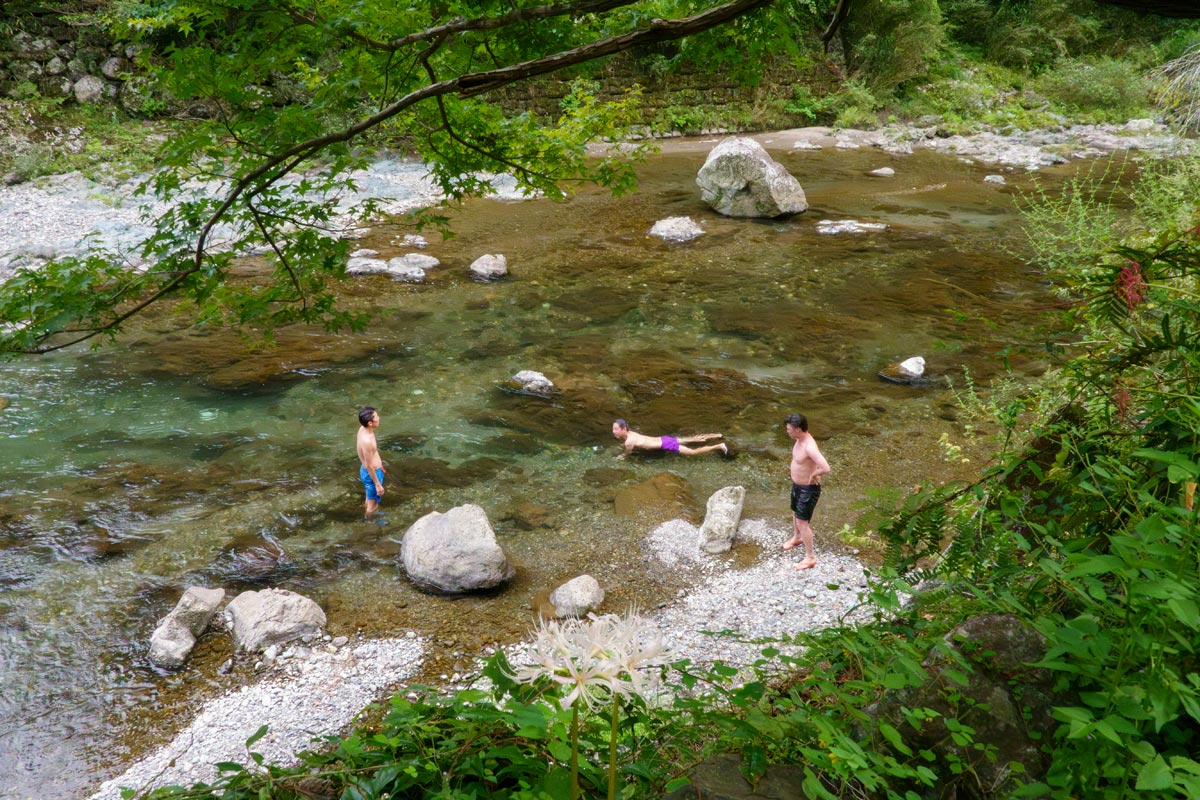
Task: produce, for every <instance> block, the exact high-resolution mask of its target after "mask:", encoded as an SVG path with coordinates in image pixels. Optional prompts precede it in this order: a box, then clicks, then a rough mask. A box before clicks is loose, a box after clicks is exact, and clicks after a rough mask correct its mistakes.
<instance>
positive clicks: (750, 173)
mask: <svg viewBox="0 0 1200 800" xmlns="http://www.w3.org/2000/svg"><path fill="white" fill-rule="evenodd" d="M696 183H697V185H699V186H700V190H701V196H702V197H703V199H704V202H706V203H708V204H709V205H710V206H711V207H712V208H713V210H715V211H716V212H717V213H719V214H724V215H725V216H727V217H779V216H783V215H784V214H798V213H800V212H801V211H804V210H805V209H807V208H808V200H807V199H806V198H805V196H804V189H803V188H801V186H800V182H799V181H797V180H796V179H795V178H794V177H792V176H791V174H789V173H788V171H787V170H786V169H784V168H783V166H782V165H781V164H779V163H778V162H776V161H775V160H774V159H772V158H771V157H770V156H769V155H767V151H766V150H764V149H763V146H762V145H760V144H759V143H758V142H756V141H754V140H753V139H746V138H743V137H737V136H731V137H730V138H728V139H725V140H723V141H721V142H720V143H719V144H718V145H717V146H716V147H714V148H713V149H712V151H711V152H710V153H709V154H708V159H707V160H706V161H705V162H704V166H703V167H701V168H700V172H699V174H697V175H696Z"/></svg>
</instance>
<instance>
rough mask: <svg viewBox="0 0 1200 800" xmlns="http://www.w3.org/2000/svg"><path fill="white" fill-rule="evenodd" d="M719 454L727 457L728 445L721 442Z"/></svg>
mask: <svg viewBox="0 0 1200 800" xmlns="http://www.w3.org/2000/svg"><path fill="white" fill-rule="evenodd" d="M721 452H722V453H724V454H725V455H729V445H727V444H725V443H724V442H721Z"/></svg>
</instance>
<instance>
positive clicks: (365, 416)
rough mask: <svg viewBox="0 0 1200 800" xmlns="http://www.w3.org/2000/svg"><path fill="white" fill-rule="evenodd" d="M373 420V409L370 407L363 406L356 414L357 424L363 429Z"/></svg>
mask: <svg viewBox="0 0 1200 800" xmlns="http://www.w3.org/2000/svg"><path fill="white" fill-rule="evenodd" d="M373 419H375V409H373V408H371V407H370V406H364V407H363V410H362V411H360V412H358V424H359V425H362V426H363V427H364V428H365V427H367V426H368V425H370V424H371V420H373Z"/></svg>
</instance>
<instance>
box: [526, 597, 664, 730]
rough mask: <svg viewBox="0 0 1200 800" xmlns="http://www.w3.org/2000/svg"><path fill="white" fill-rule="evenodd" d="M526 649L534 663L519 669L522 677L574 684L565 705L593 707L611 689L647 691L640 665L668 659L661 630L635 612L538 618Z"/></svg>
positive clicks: (613, 691) (618, 692)
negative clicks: (547, 619) (582, 618)
mask: <svg viewBox="0 0 1200 800" xmlns="http://www.w3.org/2000/svg"><path fill="white" fill-rule="evenodd" d="M526 655H527V657H528V659H529V661H530V662H531V663H530V664H528V665H527V666H524V667H522V668H520V669H518V670H517V673H516V679H517V680H518V681H520V682H522V683H532V682H534V681H536V680H538V679H539V678H542V677H545V678H549V679H550V680H552V681H554V682H555V683H557V684H559V685H560V686H562V687H564V688H565V687H570V690H569V691H568V692H567V694H566V695H565V696H563V698H562V703H563V705H564V706H566V707H570V706H571V705H573V704H574V703H575V702H576V701H577V700H582V701H583V703H584V704H585V705H586V706H587V707H588V709H589V710H592V709H594V708H595V707H596V706H597V705H598V704H600V703H603V702H606V701H607V699H608V698H609V697H611V696H613V695H616V696H620V697H624V698H630V697H632V696H634V695H637V696H644V693H645V692H646V690H647V688H648V682H647V681H646V680H645V676H644V675H643V674H642V670H644V669H645V668H647V667H652V666H657V665H659V664H662V663H664V661H665V656H666V648H665V647H664V645H663V640H662V635H661V634H660V633H659V632H658V630H657V629H656V628H654V627H653V625H651V624H650V623H649V622H648V621H646V620H644V619H643V618H642V617H640V616H638V615H637V614H636V613H631V614H630V615H629V616H628V617H619V616H617V615H615V614H605V615H603V616H600V617H597V616H594V615H589V616H588V618H587V619H584V620H580V619H572V620H565V621H562V622H559V621H557V620H552V621H550V622H545V623H541V624H539V625H538V627H537V629H536V630H535V635H534V639H533V642H532V643H531V644H530V645H529V648H528V650H527V652H526Z"/></svg>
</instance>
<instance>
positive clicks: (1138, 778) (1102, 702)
mask: <svg viewBox="0 0 1200 800" xmlns="http://www.w3.org/2000/svg"><path fill="white" fill-rule="evenodd" d="M1198 169H1200V167H1198V165H1197V162H1196V161H1195V160H1194V159H1193V160H1184V161H1176V162H1164V163H1162V164H1159V165H1155V166H1154V167H1152V168H1151V169H1148V170H1147V171H1146V172H1145V174H1144V175H1143V176H1142V177H1141V181H1140V183H1139V184H1138V188H1137V189H1136V191H1135V193H1134V197H1135V201H1136V202H1135V207H1134V209H1133V215H1132V219H1131V220H1130V227H1128V228H1126V229H1125V230H1124V232H1123V233H1122V232H1117V233H1115V234H1114V233H1113V231H1112V230H1106V231H1104V232H1103V234H1102V235H1100V236H1098V237H1094V238H1093V237H1088V238H1086V239H1085V241H1091V242H1092V244H1091V245H1089V247H1088V249H1087V251H1086V252H1085V253H1083V254H1081V255H1082V257H1080V258H1074V259H1062V260H1059V261H1057V262H1053V263H1050V264H1046V265H1045V266H1046V268H1047V269H1049V270H1052V274H1053V278H1054V279H1055V280H1056V281H1057V282H1058V283H1059V284H1060V286H1061V291H1062V293H1063V296H1064V298H1066V299H1067V300H1068V301H1069V303H1070V305H1069V315H1068V319H1067V323H1068V324H1067V325H1065V326H1064V329H1065V330H1066V331H1067V334H1065V335H1064V336H1063V337H1062V338H1061V340H1060V341H1058V342H1056V343H1055V346H1056V347H1057V348H1060V349H1061V350H1062V351H1063V352H1064V353H1065V354H1069V355H1071V356H1072V357H1070V358H1069V359H1068V360H1067V361H1066V362H1065V363H1064V364H1063V366H1062V368H1061V370H1060V371H1059V372H1058V373H1057V374H1056V376H1055V378H1054V380H1053V381H1049V382H1047V384H1046V385H1045V386H1044V387H1043V390H1042V394H1041V396H1040V397H1039V401H1040V402H1042V403H1046V402H1047V401H1050V400H1052V401H1054V402H1053V403H1052V407H1053V408H1054V409H1055V410H1054V411H1053V413H1050V414H1047V415H1045V416H1044V417H1042V418H1041V419H1040V420H1039V421H1037V422H1036V424H1033V425H1031V426H1030V427H1029V430H1028V432H1029V434H1030V437H1029V438H1028V439H1026V440H1025V441H1027V442H1028V443H1027V445H1026V446H1024V447H1022V448H1018V449H1015V450H1013V451H1011V452H1008V453H1007V454H1006V455H1005V457H1004V458H1003V460H1002V461H1001V462H1000V464H999V466H997V467H996V468H994V469H992V470H990V471H989V472H988V473H986V474H985V475H984V476H983V478H982V479H981V480H980V481H979V482H978V483H977V484H975V485H974V486H972V487H969V488H968V490H965V491H964V490H957V491H949V490H940V491H935V492H928V493H924V494H921V495H918V496H914V497H912V498H909V499H908V500H907V501H906V505H905V506H904V508H902V509H901V510H900V513H898V514H897V515H896V516H895V517H894V518H893V520H892V521H891V523H889V524H888V525H885V526H883V527H882V528H881V533H882V534H883V535H884V536H885V537H886V538H887V540H888V541H890V542H891V546H892V547H891V556H890V562H891V563H892V564H893V565H894V566H895V568H896V569H897V570H898V571H899V572H900V573H902V574H908V575H909V576H910V579H911V578H912V577H914V576H923V577H931V576H937V577H938V578H939V579H940V580H943V581H946V582H947V583H949V584H950V585H952V586H954V587H955V589H956V591H958V592H959V593H961V594H963V595H965V596H971V597H974V598H976V601H977V602H983V603H985V604H987V605H988V606H989V607H990V608H993V609H995V610H999V611H1006V612H1010V613H1016V614H1018V615H1019V616H1021V617H1022V618H1024V619H1025V620H1027V621H1028V622H1029V623H1030V624H1031V625H1032V626H1033V627H1035V628H1036V629H1037V630H1038V631H1040V632H1041V633H1042V635H1043V636H1044V637H1045V638H1046V641H1047V645H1048V651H1047V654H1046V657H1045V659H1044V660H1042V661H1041V662H1040V663H1039V664H1038V665H1037V666H1039V667H1041V668H1043V669H1046V670H1049V671H1050V673H1051V675H1052V676H1053V677H1054V688H1055V691H1056V692H1057V693H1058V695H1059V697H1060V698H1061V700H1060V702H1058V704H1057V705H1056V707H1055V709H1054V717H1055V719H1056V720H1057V721H1058V723H1059V726H1058V727H1057V728H1056V729H1055V730H1054V731H1053V732H1052V734H1051V738H1050V741H1049V742H1047V745H1046V750H1047V752H1048V754H1049V755H1050V757H1051V758H1050V766H1049V769H1048V771H1047V774H1046V775H1045V776H1041V777H1039V779H1038V780H1036V781H1033V782H1031V783H1030V785H1029V786H1028V787H1027V788H1026V789H1025V790H1023V791H1021V792H1019V793H1018V794H1017V795H1016V796H1019V797H1038V798H1042V797H1049V798H1062V799H1063V800H1066V798H1074V797H1081V796H1086V797H1089V798H1121V797H1130V796H1133V795H1135V794H1136V796H1138V797H1139V798H1140V797H1146V798H1185V797H1188V798H1190V797H1196V796H1200V761H1198V760H1197V758H1196V754H1197V753H1198V752H1200V604H1198V602H1197V598H1198V597H1200V528H1198V521H1200V520H1198V518H1197V509H1196V508H1195V491H1196V486H1197V483H1198V482H1200V385H1198V381H1200V377H1198V376H1200V348H1197V347H1196V342H1197V341H1198V340H1200V301H1198V300H1197V297H1196V294H1195V291H1194V287H1195V285H1196V282H1197V280H1198V279H1200V224H1198V223H1200V206H1198V204H1197V200H1196V198H1197V197H1198V196H1200V193H1198V192H1197V191H1196V189H1197V185H1196V175H1197V174H1198V172H1197V170H1198ZM1082 194H1083V195H1084V196H1085V197H1087V198H1091V199H1089V200H1088V201H1087V203H1089V204H1091V203H1095V202H1096V198H1099V197H1102V196H1103V195H1104V192H1103V191H1102V190H1101V189H1098V188H1094V187H1093V188H1091V189H1088V190H1085V191H1083V192H1082ZM1084 207H1085V206H1080V205H1076V204H1073V203H1065V204H1060V205H1059V206H1056V207H1055V206H1051V207H1050V208H1044V207H1043V208H1041V209H1040V210H1039V213H1040V214H1041V217H1038V216H1037V215H1035V217H1034V219H1036V220H1039V221H1038V223H1037V225H1035V227H1034V228H1033V229H1032V231H1033V235H1034V236H1035V237H1040V236H1042V235H1043V231H1045V230H1046V229H1047V228H1046V225H1045V220H1046V219H1047V218H1049V217H1051V216H1053V215H1054V214H1055V213H1057V212H1062V214H1061V220H1060V223H1061V226H1062V228H1063V229H1064V230H1067V231H1070V230H1072V229H1073V228H1078V227H1079V226H1080V225H1081V222H1080V217H1079V215H1078V214H1076V211H1077V210H1079V209H1081V208H1084ZM1056 209H1057V212H1056ZM1016 420H1017V417H1016V416H1014V417H1012V422H1010V424H1011V425H1015V424H1017V422H1016ZM1012 440H1014V441H1017V440H1018V439H1017V437H1013V439H1012Z"/></svg>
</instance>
